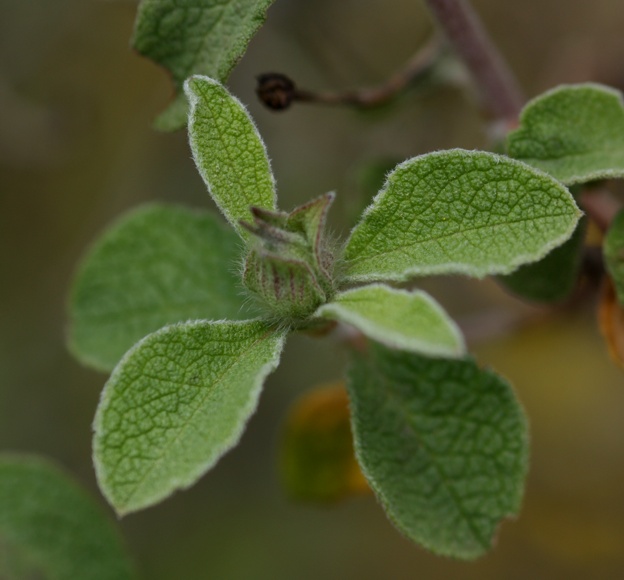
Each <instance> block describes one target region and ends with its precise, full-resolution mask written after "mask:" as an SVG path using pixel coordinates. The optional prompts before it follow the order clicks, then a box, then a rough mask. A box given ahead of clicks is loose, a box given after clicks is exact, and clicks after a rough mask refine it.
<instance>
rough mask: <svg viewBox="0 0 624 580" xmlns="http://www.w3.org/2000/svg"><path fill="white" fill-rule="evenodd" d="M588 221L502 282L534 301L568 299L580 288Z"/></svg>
mask: <svg viewBox="0 0 624 580" xmlns="http://www.w3.org/2000/svg"><path fill="white" fill-rule="evenodd" d="M585 226H586V220H585V219H584V218H583V219H581V221H579V223H578V225H577V226H576V230H574V233H573V234H572V237H571V238H570V239H569V240H568V241H567V242H565V243H564V244H562V245H561V246H559V247H558V248H555V249H554V250H552V251H551V252H550V253H549V254H547V255H546V257H545V258H542V259H541V260H540V261H539V262H535V263H533V264H525V265H524V266H520V268H518V269H517V270H516V271H515V272H512V273H511V274H508V275H507V276H501V277H500V278H499V280H500V281H501V282H502V283H503V284H504V285H505V286H506V287H507V288H508V289H509V290H511V291H512V292H514V293H515V294H517V295H518V296H520V297H521V298H525V299H527V300H531V301H533V302H543V303H552V302H559V301H560V300H564V299H565V298H567V297H568V296H569V295H570V293H571V292H572V291H573V290H574V287H575V286H576V281H577V279H578V275H579V268H580V265H581V250H582V248H583V239H584V237H585V229H586V228H585Z"/></svg>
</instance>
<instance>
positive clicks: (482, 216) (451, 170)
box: [345, 149, 581, 281]
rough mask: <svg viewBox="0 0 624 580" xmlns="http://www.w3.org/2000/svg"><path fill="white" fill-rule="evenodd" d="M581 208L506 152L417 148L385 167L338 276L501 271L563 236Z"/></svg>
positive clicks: (545, 250) (541, 252)
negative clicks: (418, 150) (419, 152)
mask: <svg viewBox="0 0 624 580" xmlns="http://www.w3.org/2000/svg"><path fill="white" fill-rule="evenodd" d="M580 215H581V212H580V211H579V209H578V208H577V207H576V204H575V203H574V200H573V198H572V196H571V195H570V193H569V192H568V191H567V190H566V189H565V187H563V186H562V185H561V184H559V183H558V182H557V181H556V180H554V179H553V178H551V177H549V176H548V175H546V174H544V173H542V172H541V171H537V170H535V169H533V168H531V167H529V166H528V165H525V164H523V163H519V162H518V161H514V160H512V159H509V158H508V157H503V156H500V155H495V154H494V153H485V152H482V151H463V150H459V149H455V150H450V151H440V152H437V153H430V154H427V155H422V156H420V157H415V158H413V159H410V160H408V161H405V162H404V163H402V164H401V165H399V166H398V167H397V168H396V169H395V171H394V172H392V173H391V174H390V175H389V176H388V180H387V182H386V184H385V186H384V188H383V189H382V191H380V192H379V194H377V196H376V197H375V199H374V200H373V203H372V205H371V206H370V207H369V208H368V209H367V210H366V212H365V213H364V215H363V217H362V220H361V221H360V223H359V224H358V225H357V226H356V227H355V229H354V230H353V232H352V233H351V237H350V239H349V241H348V242H347V246H346V248H345V259H346V278H347V280H351V281H368V280H384V279H385V280H396V281H401V280H407V279H408V278H410V277H411V276H415V275H425V274H441V273H445V274H452V273H457V274H468V275H471V276H477V277H482V276H486V275H488V274H507V273H510V272H512V271H513V270H515V269H516V268H517V267H518V266H520V265H522V264H525V263H528V262H534V261H536V260H538V259H540V258H541V257H543V256H544V255H546V254H547V253H548V252H549V251H550V250H551V249H553V248H554V247H556V246H558V245H560V244H561V243H563V242H564V241H565V240H567V239H568V238H569V237H570V235H571V234H572V232H573V231H574V228H575V226H576V223H577V221H578V219H579V217H580Z"/></svg>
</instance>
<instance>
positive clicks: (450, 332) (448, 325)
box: [316, 284, 465, 357]
mask: <svg viewBox="0 0 624 580" xmlns="http://www.w3.org/2000/svg"><path fill="white" fill-rule="evenodd" d="M316 316H321V317H323V318H329V319H331V320H339V321H340V322H346V323H347V324H351V325H352V326H355V327H356V328H357V329H358V330H359V331H360V332H362V333H363V334H365V335H366V336H368V337H369V338H372V339H373V340H376V341H378V342H383V343H384V344H387V345H388V346H392V347H395V348H401V349H403V350H407V351H412V352H420V353H423V354H428V355H437V356H448V357H455V356H460V355H462V354H464V352H465V345H464V339H463V337H462V335H461V331H460V330H459V328H458V327H457V325H456V324H455V323H454V322H453V320H451V319H450V318H449V317H448V315H447V314H446V312H444V310H443V309H442V307H441V306H440V305H439V304H438V303H437V302H435V300H433V298H431V297H430V296H429V295H428V294H426V293H425V292H407V291H406V290H396V289H394V288H389V287H388V286H384V285H382V284H371V285H370V286H364V287H362V288H355V289H353V290H347V291H346V292H342V293H341V294H338V295H337V296H336V297H335V298H334V299H333V300H332V302H330V303H328V304H325V305H323V306H321V307H320V308H319V309H318V311H317V312H316Z"/></svg>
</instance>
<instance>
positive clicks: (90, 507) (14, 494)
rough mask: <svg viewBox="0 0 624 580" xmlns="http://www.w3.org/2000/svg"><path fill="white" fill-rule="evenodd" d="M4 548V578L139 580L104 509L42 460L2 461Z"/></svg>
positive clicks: (0, 538) (0, 534) (0, 536)
mask: <svg viewBox="0 0 624 580" xmlns="http://www.w3.org/2000/svg"><path fill="white" fill-rule="evenodd" d="M0 546H1V547H2V555H3V556H4V557H2V558H0V577H2V578H54V579H57V580H74V579H77V578H89V579H92V580H125V579H128V578H134V577H135V575H134V571H133V567H132V565H131V563H130V560H129V558H128V556H127V554H126V552H125V549H124V547H123V545H122V542H121V539H120V537H119V535H118V532H117V530H116V529H115V527H114V525H113V522H112V521H110V520H109V518H108V517H107V515H106V514H105V513H104V511H103V510H102V509H101V507H100V506H99V505H98V504H97V503H96V502H95V501H94V500H93V498H91V497H90V496H89V495H87V493H86V492H85V491H84V490H83V489H81V488H80V487H78V485H76V483H74V482H73V481H72V480H71V479H69V478H68V477H67V476H66V475H65V474H64V473H63V472H61V471H60V470H59V469H58V468H57V467H55V466H53V465H52V464H50V463H48V462H47V461H43V460H42V459H40V458H37V457H28V456H16V455H6V454H5V455H2V456H0ZM7 568H8V569H7ZM16 568H17V569H16Z"/></svg>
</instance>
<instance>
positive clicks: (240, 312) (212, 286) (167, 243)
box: [69, 205, 249, 371]
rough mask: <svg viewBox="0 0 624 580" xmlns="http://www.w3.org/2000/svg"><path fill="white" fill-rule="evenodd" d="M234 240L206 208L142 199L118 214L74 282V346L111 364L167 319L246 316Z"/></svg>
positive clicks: (99, 363) (87, 357) (84, 356)
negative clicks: (148, 202)
mask: <svg viewBox="0 0 624 580" xmlns="http://www.w3.org/2000/svg"><path fill="white" fill-rule="evenodd" d="M240 245H241V244H240V239H239V238H238V236H236V235H235V234H234V232H232V231H231V230H230V229H229V228H228V227H227V226H226V225H225V224H223V223H222V222H221V220H220V219H219V217H218V216H216V215H214V214H211V213H208V212H202V211H192V210H189V209H186V208H183V207H176V206H166V205H148V206H144V207H142V208H139V209H137V210H135V211H133V212H131V213H129V214H127V215H125V216H123V217H122V218H121V219H120V220H119V221H118V222H117V223H116V224H114V225H113V226H112V227H111V228H110V229H109V230H108V231H107V232H106V233H105V234H104V235H103V236H102V237H101V238H100V239H99V240H98V242H97V243H96V244H95V246H94V247H93V248H92V249H91V251H90V252H89V254H88V255H87V257H86V258H85V260H84V262H83V264H82V266H81V268H80V271H79V272H78V276H77V277H76V281H75V282H74V286H73V289H72V296H71V300H70V318H71V322H70V333H69V345H70V348H71V350H72V352H73V353H74V354H75V355H76V356H77V357H78V358H79V359H80V360H81V361H83V362H85V363H86V364H89V365H90V366H93V367H95V368H97V369H100V370H106V371H110V370H111V369H112V368H113V367H114V366H115V365H116V364H117V363H118V362H119V360H120V359H121V357H122V356H123V354H124V353H125V352H126V351H127V350H128V349H129V348H130V347H131V346H132V345H133V344H135V343H136V342H137V341H138V340H140V339H141V338H143V337H144V336H147V335H148V334H149V333H151V332H154V331H156V330H158V329H159V328H162V327H163V326H165V325H167V324H173V323H175V322H182V321H185V320H197V319H215V320H220V319H223V318H229V319H234V320H236V319H240V318H244V317H245V309H244V308H243V296H242V287H241V285H240V280H239V278H238V276H237V275H236V272H235V267H236V263H237V261H239V260H240V258H239V254H240ZM248 317H249V316H247V318H248Z"/></svg>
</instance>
